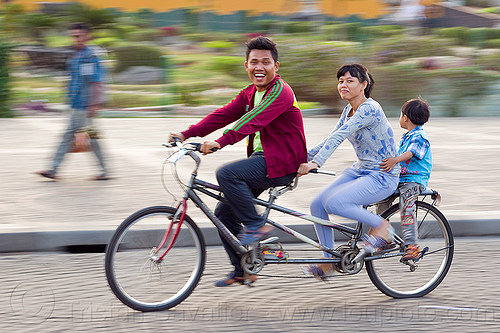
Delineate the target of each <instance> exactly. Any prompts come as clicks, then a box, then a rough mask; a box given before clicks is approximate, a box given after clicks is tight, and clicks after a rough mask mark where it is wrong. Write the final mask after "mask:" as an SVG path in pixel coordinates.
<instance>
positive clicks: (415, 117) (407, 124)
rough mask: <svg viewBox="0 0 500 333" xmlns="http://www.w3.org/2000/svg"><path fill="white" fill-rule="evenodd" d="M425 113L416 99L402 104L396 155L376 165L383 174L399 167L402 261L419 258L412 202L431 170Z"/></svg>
mask: <svg viewBox="0 0 500 333" xmlns="http://www.w3.org/2000/svg"><path fill="white" fill-rule="evenodd" d="M429 114H430V111H429V105H428V104H427V102H426V101H424V100H422V99H420V98H416V99H411V100H409V101H407V102H406V103H405V104H404V105H403V107H402V108H401V116H400V118H399V125H400V126H401V128H403V129H405V130H407V131H408V132H406V133H405V134H403V137H402V139H401V141H400V143H399V156H397V157H389V158H386V159H384V160H383V162H382V163H381V164H380V168H381V169H382V170H383V171H387V172H388V171H390V170H392V168H393V167H394V166H395V165H396V164H397V163H400V166H401V173H400V178H399V185H398V190H399V193H400V196H399V208H400V212H401V228H402V231H403V238H404V241H405V245H406V253H405V254H404V255H403V260H413V259H417V258H418V257H419V255H420V248H419V247H418V242H417V239H418V225H417V223H416V216H415V211H416V205H415V201H416V200H417V197H418V195H419V194H420V193H422V191H423V190H424V189H425V188H426V187H427V184H428V182H429V177H430V175H431V170H432V153H431V146H430V143H429V139H428V138H427V135H426V134H425V132H424V129H423V128H422V125H423V124H425V123H426V122H427V121H428V120H429ZM392 200H393V198H389V199H388V200H387V201H386V202H384V203H383V204H381V205H379V207H378V210H379V212H380V211H381V209H383V208H384V207H388V206H389V205H390V204H391V203H392Z"/></svg>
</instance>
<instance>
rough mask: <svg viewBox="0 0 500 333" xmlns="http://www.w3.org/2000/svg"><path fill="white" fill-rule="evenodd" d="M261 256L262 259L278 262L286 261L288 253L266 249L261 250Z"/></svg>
mask: <svg viewBox="0 0 500 333" xmlns="http://www.w3.org/2000/svg"><path fill="white" fill-rule="evenodd" d="M262 254H263V255H264V259H278V260H286V259H288V253H286V252H285V251H283V250H282V249H269V248H266V249H264V250H262Z"/></svg>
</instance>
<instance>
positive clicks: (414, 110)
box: [401, 98, 431, 125]
mask: <svg viewBox="0 0 500 333" xmlns="http://www.w3.org/2000/svg"><path fill="white" fill-rule="evenodd" d="M401 113H402V114H403V115H405V116H407V117H408V118H409V119H410V121H411V122H412V123H414V124H415V125H423V124H425V123H426V122H427V121H428V120H429V116H430V113H431V111H430V109H429V104H428V103H427V102H426V101H424V100H423V99H421V98H414V99H410V100H409V101H407V102H406V103H405V104H403V106H402V107H401Z"/></svg>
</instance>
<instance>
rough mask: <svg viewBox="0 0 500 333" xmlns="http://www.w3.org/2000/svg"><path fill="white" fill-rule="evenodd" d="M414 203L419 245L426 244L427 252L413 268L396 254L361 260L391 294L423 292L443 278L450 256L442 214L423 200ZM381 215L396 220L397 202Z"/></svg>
mask: <svg viewBox="0 0 500 333" xmlns="http://www.w3.org/2000/svg"><path fill="white" fill-rule="evenodd" d="M416 207H417V209H416V213H417V221H418V223H419V226H418V232H419V239H418V242H419V246H420V249H421V250H423V249H424V248H426V247H427V248H428V251H427V253H426V254H424V256H423V257H422V258H421V259H420V260H418V261H416V265H417V267H416V269H415V270H414V271H411V270H410V266H408V265H406V264H404V263H403V262H401V261H400V259H401V256H400V255H399V256H394V257H385V258H381V259H375V260H368V261H366V263H365V264H366V271H367V273H368V276H369V277H370V280H371V281H372V283H373V284H374V285H375V287H377V288H378V289H379V290H380V291H381V292H382V293H384V294H386V295H387V296H390V297H393V298H413V297H422V296H425V295H427V294H428V293H430V292H431V291H433V290H434V289H435V288H436V287H437V286H438V285H439V284H440V283H441V282H442V281H443V279H444V278H445V276H446V274H447V273H448V271H449V269H450V267H451V263H452V260H453V248H454V240H453V234H452V231H451V227H450V225H449V223H448V221H447V220H446V217H445V216H444V215H443V214H442V213H441V212H440V211H439V210H438V209H437V208H436V207H434V206H432V205H430V204H428V203H426V202H423V201H417V202H416ZM381 216H382V217H384V218H385V219H387V220H389V221H390V219H391V218H392V219H393V221H397V222H400V221H401V218H400V214H399V204H395V205H393V206H391V207H390V208H389V209H387V210H386V211H385V212H384V213H383V214H382V215H381ZM398 229H399V228H398ZM401 238H402V237H401Z"/></svg>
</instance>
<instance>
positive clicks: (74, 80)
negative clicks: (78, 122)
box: [67, 46, 103, 109]
mask: <svg viewBox="0 0 500 333" xmlns="http://www.w3.org/2000/svg"><path fill="white" fill-rule="evenodd" d="M67 68H68V72H69V75H70V82H69V84H68V99H69V104H70V105H71V107H72V108H74V109H86V108H87V107H88V106H89V104H90V102H91V101H90V93H91V91H90V85H91V83H92V82H100V81H102V74H103V73H102V70H103V69H102V66H101V63H100V62H99V58H98V57H97V56H96V54H95V52H94V51H93V50H92V49H90V48H89V47H87V46H84V47H83V48H81V49H79V50H77V51H76V52H75V54H74V55H73V57H71V58H70V59H69V60H68V63H67Z"/></svg>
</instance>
